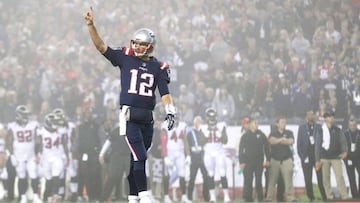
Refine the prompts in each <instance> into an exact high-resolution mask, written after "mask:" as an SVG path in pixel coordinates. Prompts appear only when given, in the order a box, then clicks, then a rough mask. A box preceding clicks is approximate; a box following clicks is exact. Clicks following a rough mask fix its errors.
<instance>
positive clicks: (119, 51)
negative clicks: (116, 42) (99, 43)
mask: <svg viewBox="0 0 360 203" xmlns="http://www.w3.org/2000/svg"><path fill="white" fill-rule="evenodd" d="M123 49H124V48H116V49H112V48H111V47H108V49H107V50H106V52H105V53H104V54H103V55H104V56H105V58H106V59H108V60H109V61H110V62H111V64H112V65H113V66H119V67H121V61H122V59H123V56H124V53H123Z"/></svg>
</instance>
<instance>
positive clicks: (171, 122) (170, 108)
mask: <svg viewBox="0 0 360 203" xmlns="http://www.w3.org/2000/svg"><path fill="white" fill-rule="evenodd" d="M165 112H166V118H165V121H166V122H167V127H168V130H172V129H173V128H174V126H175V113H176V108H175V107H174V105H172V104H167V105H166V106H165Z"/></svg>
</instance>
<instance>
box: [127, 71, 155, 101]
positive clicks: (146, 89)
mask: <svg viewBox="0 0 360 203" xmlns="http://www.w3.org/2000/svg"><path fill="white" fill-rule="evenodd" d="M130 73H131V79H130V88H129V89H128V93H130V94H139V95H141V96H147V97H152V96H153V91H152V89H151V87H152V86H153V85H154V75H153V74H150V73H142V74H141V75H140V78H141V79H144V80H146V81H144V82H140V85H139V90H137V89H136V86H137V81H138V74H139V70H136V69H131V70H130Z"/></svg>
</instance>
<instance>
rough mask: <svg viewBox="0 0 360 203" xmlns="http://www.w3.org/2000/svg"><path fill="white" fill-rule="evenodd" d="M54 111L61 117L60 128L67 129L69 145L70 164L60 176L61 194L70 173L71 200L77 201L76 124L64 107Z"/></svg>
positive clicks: (66, 139)
mask: <svg viewBox="0 0 360 203" xmlns="http://www.w3.org/2000/svg"><path fill="white" fill-rule="evenodd" d="M53 113H54V114H55V115H56V116H57V118H58V119H59V122H57V125H59V128H63V131H65V135H66V137H65V138H64V140H65V141H66V143H67V147H68V149H69V165H68V166H67V167H66V169H65V171H64V173H62V174H61V176H60V178H61V179H62V180H61V181H62V186H61V187H60V194H61V195H64V193H65V188H66V183H65V177H66V174H69V176H70V184H69V189H70V192H71V201H72V202H75V201H76V199H77V190H78V181H77V169H78V160H77V159H76V158H75V156H73V154H74V147H73V146H74V144H75V143H74V142H75V140H76V131H75V129H76V124H75V123H73V122H71V121H69V120H68V118H67V117H66V115H65V112H64V110H63V109H60V108H57V109H54V110H53Z"/></svg>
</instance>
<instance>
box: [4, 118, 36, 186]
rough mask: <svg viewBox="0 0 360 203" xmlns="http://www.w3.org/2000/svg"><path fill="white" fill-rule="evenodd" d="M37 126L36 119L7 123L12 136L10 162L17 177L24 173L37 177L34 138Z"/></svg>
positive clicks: (24, 174)
mask: <svg viewBox="0 0 360 203" xmlns="http://www.w3.org/2000/svg"><path fill="white" fill-rule="evenodd" d="M38 127H39V123H38V122H37V121H29V122H28V123H27V124H24V125H20V124H18V123H17V122H11V123H9V124H8V130H9V131H11V133H10V134H11V135H12V137H13V139H12V142H13V143H12V145H13V146H12V147H13V154H12V155H13V156H12V163H13V165H14V167H15V168H16V173H17V176H18V177H19V178H25V177H26V174H28V175H29V177H30V178H31V179H34V178H37V163H36V156H35V138H36V131H37V129H38Z"/></svg>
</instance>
